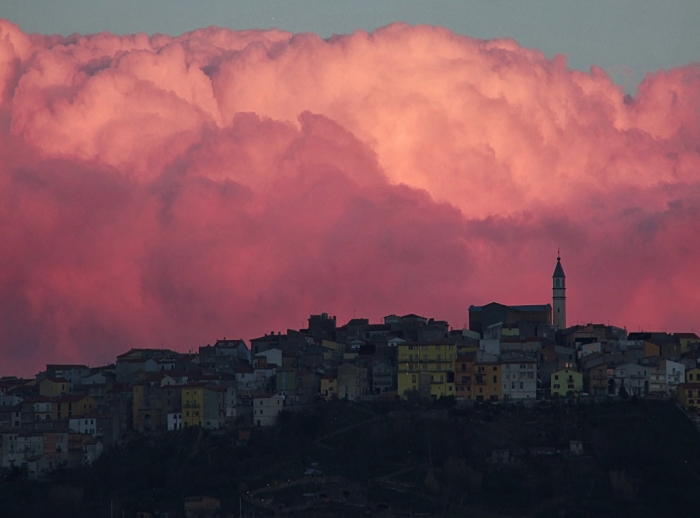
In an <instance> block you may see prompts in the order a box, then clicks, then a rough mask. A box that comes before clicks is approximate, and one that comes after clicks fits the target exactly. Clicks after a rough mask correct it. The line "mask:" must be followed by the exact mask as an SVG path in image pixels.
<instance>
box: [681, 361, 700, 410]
mask: <svg viewBox="0 0 700 518" xmlns="http://www.w3.org/2000/svg"><path fill="white" fill-rule="evenodd" d="M693 370H698V369H693ZM678 399H679V401H680V403H681V405H683V408H694V409H696V410H697V409H698V408H700V383H698V382H695V383H681V384H680V385H678Z"/></svg>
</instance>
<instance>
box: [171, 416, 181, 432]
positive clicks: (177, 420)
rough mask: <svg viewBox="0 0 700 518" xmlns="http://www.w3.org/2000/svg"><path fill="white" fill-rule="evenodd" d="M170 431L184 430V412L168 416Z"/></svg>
mask: <svg viewBox="0 0 700 518" xmlns="http://www.w3.org/2000/svg"><path fill="white" fill-rule="evenodd" d="M168 430H169V431H173V430H182V412H175V413H171V414H168Z"/></svg>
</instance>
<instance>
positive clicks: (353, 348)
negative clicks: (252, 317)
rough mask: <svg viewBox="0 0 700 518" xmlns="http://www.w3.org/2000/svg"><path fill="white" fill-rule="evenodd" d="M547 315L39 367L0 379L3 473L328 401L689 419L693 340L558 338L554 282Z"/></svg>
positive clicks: (72, 461)
mask: <svg viewBox="0 0 700 518" xmlns="http://www.w3.org/2000/svg"><path fill="white" fill-rule="evenodd" d="M553 279H554V282H553V295H554V296H553V304H552V305H550V304H543V305H526V306H506V305H503V304H498V303H495V302H494V303H491V304H487V305H485V306H471V307H470V308H469V328H466V327H465V328H463V329H453V328H451V327H450V326H449V324H448V322H446V321H444V320H435V319H433V318H425V317H422V316H419V315H415V314H409V315H403V316H398V315H389V316H386V317H384V319H383V323H380V324H370V323H369V320H368V319H364V318H353V319H352V320H350V321H349V322H347V323H346V324H344V325H342V326H338V325H337V322H336V318H335V317H333V316H329V315H328V314H327V313H322V314H319V315H311V316H310V317H309V319H308V327H307V328H306V329H300V330H293V329H288V330H287V332H286V333H285V334H282V333H275V332H272V333H270V334H265V335H264V336H261V337H259V338H254V339H252V340H250V344H247V343H246V342H245V341H244V340H242V339H236V340H232V339H226V338H223V339H221V340H217V341H216V342H215V343H214V344H213V345H207V346H204V347H200V348H199V350H198V351H197V352H190V353H179V352H176V351H172V350H169V349H145V348H144V349H131V350H129V351H127V352H125V353H124V354H121V355H119V356H117V358H116V361H115V362H114V363H112V364H109V365H105V366H100V367H88V366H85V365H47V366H46V369H45V370H44V371H42V372H40V373H39V374H37V375H36V377H35V378H34V379H18V378H15V377H4V378H0V438H1V439H2V448H1V450H0V452H1V457H0V467H2V468H11V467H22V466H26V467H27V470H28V475H29V477H30V478H35V479H36V478H41V477H42V476H44V475H45V474H47V473H48V472H50V471H51V470H53V469H56V468H57V467H59V466H71V465H73V466H74V465H79V464H91V463H92V462H94V460H95V459H96V458H97V457H98V456H99V455H100V453H101V452H102V451H103V449H104V448H107V447H110V446H111V445H114V444H116V443H118V442H119V441H121V440H124V439H125V438H128V437H129V436H130V434H131V433H134V432H148V431H160V430H163V431H166V430H168V431H177V430H181V429H183V428H191V427H200V428H205V429H210V430H219V429H237V430H239V439H245V437H246V433H247V431H248V430H250V428H251V427H255V426H268V425H272V424H274V423H275V421H276V419H277V416H278V415H279V413H280V412H281V411H283V410H287V411H295V410H300V409H303V408H305V407H308V406H309V405H314V404H320V403H322V402H323V401H324V400H325V401H327V400H333V399H348V400H359V399H369V398H374V399H385V400H396V399H397V398H402V399H409V400H412V399H413V400H416V401H418V400H433V399H439V398H454V400H455V401H456V402H457V403H458V404H459V403H464V404H468V403H469V402H487V401H489V402H494V403H498V402H508V401H521V402H527V401H531V402H535V401H537V400H541V399H546V398H567V397H601V396H603V397H610V396H613V397H628V396H639V397H644V396H657V397H669V398H670V397H678V398H679V400H680V401H681V403H682V404H683V405H684V406H686V407H688V408H698V407H700V369H699V368H697V361H698V358H699V357H700V338H698V336H697V335H695V334H694V333H674V334H669V333H665V332H656V333H643V332H639V333H628V332H627V331H626V330H625V329H622V328H619V327H615V326H609V325H602V324H588V325H576V326H572V327H567V326H566V306H565V297H564V289H565V288H564V273H563V269H562V268H561V264H560V262H559V259H558V260H557V268H556V270H555V273H554V277H553Z"/></svg>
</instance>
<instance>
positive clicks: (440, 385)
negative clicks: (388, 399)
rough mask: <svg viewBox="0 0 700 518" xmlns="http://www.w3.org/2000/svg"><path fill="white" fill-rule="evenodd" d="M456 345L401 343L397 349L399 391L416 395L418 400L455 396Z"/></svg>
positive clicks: (439, 342)
mask: <svg viewBox="0 0 700 518" xmlns="http://www.w3.org/2000/svg"><path fill="white" fill-rule="evenodd" d="M456 357H457V347H456V346H455V344H452V343H448V342H443V341H435V342H415V343H402V344H399V346H398V380H397V381H398V392H399V395H400V396H401V397H402V398H404V399H405V398H406V395H407V393H410V392H413V391H415V392H418V393H419V394H420V396H421V397H424V398H428V397H430V398H432V399H438V398H440V397H446V396H455V395H456V392H455V373H454V360H455V358H456Z"/></svg>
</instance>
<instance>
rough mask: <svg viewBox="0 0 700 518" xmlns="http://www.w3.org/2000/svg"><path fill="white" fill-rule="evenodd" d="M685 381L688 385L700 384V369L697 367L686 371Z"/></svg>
mask: <svg viewBox="0 0 700 518" xmlns="http://www.w3.org/2000/svg"><path fill="white" fill-rule="evenodd" d="M685 381H686V383H700V369H698V368H697V367H696V368H694V369H688V370H687V371H685Z"/></svg>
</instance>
